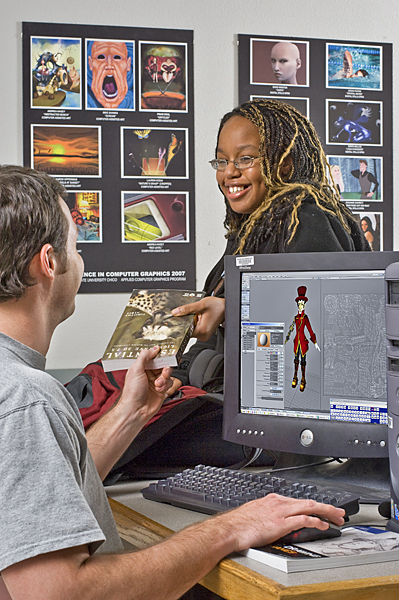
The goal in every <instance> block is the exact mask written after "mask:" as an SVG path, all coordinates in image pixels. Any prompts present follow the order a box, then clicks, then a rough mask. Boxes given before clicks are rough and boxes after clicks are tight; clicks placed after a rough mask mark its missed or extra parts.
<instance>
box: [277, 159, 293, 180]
mask: <svg viewBox="0 0 399 600" xmlns="http://www.w3.org/2000/svg"><path fill="white" fill-rule="evenodd" d="M293 163H294V161H293V160H292V156H291V154H289V155H288V156H286V157H285V159H284V160H283V162H282V163H281V165H280V169H279V170H280V177H281V179H284V177H286V176H287V175H289V173H290V171H291V169H292V165H293Z"/></svg>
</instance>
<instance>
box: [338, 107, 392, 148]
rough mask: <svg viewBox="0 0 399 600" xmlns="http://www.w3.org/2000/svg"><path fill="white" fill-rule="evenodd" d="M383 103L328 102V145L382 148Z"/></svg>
mask: <svg viewBox="0 0 399 600" xmlns="http://www.w3.org/2000/svg"><path fill="white" fill-rule="evenodd" d="M382 131H383V123H382V102H368V101H364V100H351V101H347V100H326V140H327V144H339V145H341V146H344V145H353V144H359V145H361V146H382Z"/></svg>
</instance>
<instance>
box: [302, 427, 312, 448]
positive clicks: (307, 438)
mask: <svg viewBox="0 0 399 600" xmlns="http://www.w3.org/2000/svg"><path fill="white" fill-rule="evenodd" d="M313 439H314V438H313V431H311V430H310V429H304V430H303V431H302V433H301V444H302V446H311V445H312V444H313Z"/></svg>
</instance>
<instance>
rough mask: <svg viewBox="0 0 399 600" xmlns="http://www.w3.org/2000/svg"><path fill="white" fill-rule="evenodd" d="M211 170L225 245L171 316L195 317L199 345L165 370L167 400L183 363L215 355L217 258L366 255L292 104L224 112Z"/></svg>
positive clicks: (256, 103) (257, 103)
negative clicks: (195, 298) (194, 294)
mask: <svg viewBox="0 0 399 600" xmlns="http://www.w3.org/2000/svg"><path fill="white" fill-rule="evenodd" d="M211 165H212V166H213V167H214V168H215V169H216V179H217V182H218V185H219V189H220V190H221V192H222V193H223V196H224V200H225V204H226V216H225V221H224V225H225V228H226V230H227V233H226V238H227V246H226V250H225V253H224V255H223V256H222V258H221V259H220V260H219V262H218V263H217V264H216V265H215V267H214V268H213V269H212V271H211V272H210V273H209V275H208V277H207V280H206V282H205V288H204V289H205V291H206V293H207V296H208V297H206V298H204V299H203V300H201V301H200V302H198V303H195V304H192V305H187V306H185V307H179V308H177V309H175V310H174V311H172V312H173V313H174V314H176V315H179V314H180V315H181V314H188V313H196V314H197V318H198V323H197V327H196V331H195V332H194V334H195V336H196V337H198V339H199V340H202V341H200V342H197V343H196V344H194V346H192V348H190V350H189V351H188V352H187V353H186V354H185V355H184V356H183V359H182V362H181V363H180V366H179V368H177V369H175V370H174V371H173V378H174V381H173V386H172V388H171V389H170V390H169V394H170V395H173V394H174V393H175V392H176V391H177V390H178V389H179V388H180V387H181V385H185V384H187V383H189V369H190V365H191V364H192V362H193V360H194V358H195V357H196V356H197V355H198V354H199V353H200V352H201V351H202V350H204V349H205V348H210V349H214V350H216V351H218V352H220V353H223V341H224V340H223V331H222V328H220V327H219V330H217V331H216V333H214V334H212V331H214V330H215V328H216V327H217V326H218V325H220V323H222V321H223V319H224V299H223V298H224V284H223V271H224V266H223V263H224V256H225V255H230V254H268V253H278V252H342V251H354V250H370V247H369V245H368V243H367V241H366V240H365V238H364V235H363V233H362V231H361V229H360V227H359V225H358V223H357V222H356V220H355V219H354V217H353V216H352V213H351V212H350V211H349V209H348V208H347V207H346V206H345V204H343V203H342V202H341V201H340V195H339V192H338V190H337V188H336V187H332V186H331V185H330V183H329V180H328V175H329V171H328V166H327V161H326V156H325V153H324V150H323V148H322V146H321V143H320V140H319V138H318V135H317V133H316V130H315V129H314V127H313V125H312V124H311V123H310V122H309V121H308V119H306V117H304V116H303V115H302V114H300V113H299V112H298V111H297V110H296V109H294V108H293V107H291V106H289V105H287V104H284V103H283V102H280V101H278V100H266V99H257V100H253V101H251V102H246V103H245V104H243V105H241V106H240V107H238V108H236V109H234V110H233V111H231V112H229V113H227V114H226V115H225V116H224V117H223V119H222V121H221V124H220V128H219V133H218V138H217V145H216V154H215V158H214V159H213V160H212V161H211ZM211 334H212V335H211ZM209 336H211V337H209ZM208 338H209V339H208ZM207 340H208V341H207Z"/></svg>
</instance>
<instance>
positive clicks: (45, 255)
mask: <svg viewBox="0 0 399 600" xmlns="http://www.w3.org/2000/svg"><path fill="white" fill-rule="evenodd" d="M56 267H57V257H56V255H55V252H54V248H53V246H52V245H51V244H44V246H42V248H41V249H40V252H38V253H37V254H35V256H34V257H33V258H32V260H31V263H30V265H29V274H30V275H31V276H32V277H33V278H34V279H35V280H36V281H37V280H38V279H39V278H43V277H44V278H47V279H50V280H51V281H52V280H53V279H54V276H55V271H56Z"/></svg>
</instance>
